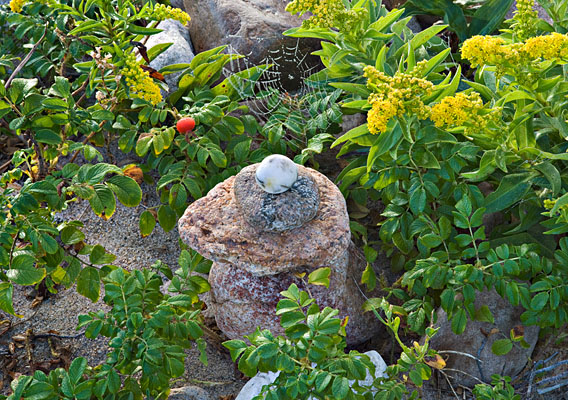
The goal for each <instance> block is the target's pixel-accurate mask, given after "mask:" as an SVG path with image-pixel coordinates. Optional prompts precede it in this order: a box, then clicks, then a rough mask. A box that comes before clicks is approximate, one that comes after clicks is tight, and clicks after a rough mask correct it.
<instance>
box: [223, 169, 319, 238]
mask: <svg viewBox="0 0 568 400" xmlns="http://www.w3.org/2000/svg"><path fill="white" fill-rule="evenodd" d="M257 167H258V166H257V165H251V166H249V167H246V168H244V169H243V170H241V172H239V173H238V174H237V176H236V178H235V185H234V187H233V192H234V196H235V201H236V202H237V206H238V207H239V209H240V211H241V212H242V215H243V217H244V219H245V220H246V222H248V223H249V225H251V226H252V227H255V228H256V229H258V230H260V231H263V232H284V231H287V230H291V229H294V228H298V227H300V226H302V225H304V224H305V223H306V222H308V221H310V220H312V219H313V218H314V216H315V215H316V213H317V211H318V206H319V200H320V199H319V191H318V188H317V187H316V184H315V182H314V180H313V179H312V178H311V177H310V175H307V174H304V175H301V176H300V177H299V178H298V179H296V180H295V182H294V183H292V185H291V188H290V190H288V191H286V192H284V193H280V194H270V193H267V192H265V191H263V190H262V189H261V188H260V187H259V186H258V185H257V184H256V183H255V177H256V174H258V169H257ZM258 168H259V167H258ZM255 171H256V173H255Z"/></svg>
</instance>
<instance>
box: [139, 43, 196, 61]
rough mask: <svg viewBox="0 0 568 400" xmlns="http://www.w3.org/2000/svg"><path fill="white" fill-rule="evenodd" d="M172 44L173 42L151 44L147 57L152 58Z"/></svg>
mask: <svg viewBox="0 0 568 400" xmlns="http://www.w3.org/2000/svg"><path fill="white" fill-rule="evenodd" d="M172 44H173V43H159V44H156V45H154V46H152V48H150V49H148V58H149V59H150V61H152V60H154V59H155V58H156V57H158V56H159V55H160V54H162V53H163V52H164V51H166V50H167V49H169V48H170V46H171V45H172ZM185 65H187V66H189V65H188V64H185Z"/></svg>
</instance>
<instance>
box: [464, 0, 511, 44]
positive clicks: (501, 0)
mask: <svg viewBox="0 0 568 400" xmlns="http://www.w3.org/2000/svg"><path fill="white" fill-rule="evenodd" d="M512 4H513V0H487V1H485V2H484V3H483V5H482V6H481V7H479V8H478V9H477V10H476V11H475V14H473V18H472V19H471V21H470V23H469V35H470V36H475V35H490V34H492V33H493V31H495V30H496V29H498V28H499V26H500V25H501V23H502V22H503V19H504V18H505V15H506V14H507V11H508V10H509V9H510V8H511V5H512Z"/></svg>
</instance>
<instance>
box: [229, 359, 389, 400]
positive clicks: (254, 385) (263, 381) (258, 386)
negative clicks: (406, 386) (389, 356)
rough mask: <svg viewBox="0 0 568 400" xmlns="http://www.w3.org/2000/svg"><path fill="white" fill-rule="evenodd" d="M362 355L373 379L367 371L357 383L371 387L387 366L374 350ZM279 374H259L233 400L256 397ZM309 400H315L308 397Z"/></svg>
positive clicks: (245, 399)
mask: <svg viewBox="0 0 568 400" xmlns="http://www.w3.org/2000/svg"><path fill="white" fill-rule="evenodd" d="M364 354H366V355H367V356H369V358H370V359H371V362H372V363H373V364H375V377H372V376H371V374H370V373H369V371H367V376H366V377H365V380H363V381H359V385H361V386H371V385H372V384H373V381H374V380H375V378H379V377H386V376H387V375H386V374H385V371H386V370H387V364H386V363H385V361H384V360H383V358H382V357H381V355H380V354H379V353H377V352H376V351H375V350H371V351H367V352H365V353H364ZM279 374H280V372H259V373H258V374H256V375H255V376H254V377H253V378H251V380H250V381H248V382H247V384H246V385H244V386H243V388H242V389H241V391H240V393H239V395H238V396H237V398H236V399H235V400H250V399H252V398H253V397H255V396H258V395H259V394H260V392H261V391H262V387H263V386H264V385H270V384H271V383H273V382H274V381H275V380H276V378H277V377H278V375H279ZM353 383H354V381H349V386H352V385H353ZM309 400H315V399H314V398H313V397H310V398H309Z"/></svg>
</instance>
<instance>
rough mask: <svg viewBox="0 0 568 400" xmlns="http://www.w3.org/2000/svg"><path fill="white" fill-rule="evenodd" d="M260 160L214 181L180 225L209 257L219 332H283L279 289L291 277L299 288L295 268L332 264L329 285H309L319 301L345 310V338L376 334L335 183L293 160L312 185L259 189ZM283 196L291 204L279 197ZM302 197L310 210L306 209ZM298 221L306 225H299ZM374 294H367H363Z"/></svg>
mask: <svg viewBox="0 0 568 400" xmlns="http://www.w3.org/2000/svg"><path fill="white" fill-rule="evenodd" d="M257 166H258V164H255V165H252V166H249V167H247V168H244V169H243V170H242V171H241V172H240V173H239V174H238V175H237V176H236V177H231V178H229V179H227V180H225V181H224V182H222V183H220V184H218V185H217V186H216V187H215V188H213V189H212V190H211V191H210V192H209V193H208V195H207V196H205V197H203V198H201V199H199V200H197V201H196V202H194V203H193V204H191V205H190V206H189V207H188V208H187V210H186V211H185V213H184V215H183V217H182V218H181V219H180V220H179V224H178V226H179V231H180V236H181V238H182V240H183V241H184V242H185V243H187V244H188V245H189V246H190V247H192V248H193V249H195V250H196V251H198V252H199V253H201V254H202V255H203V256H205V257H207V258H209V259H211V260H213V261H214V263H213V266H212V267H211V272H210V274H209V283H210V284H211V292H210V300H209V302H208V304H207V305H208V307H209V308H210V309H211V310H212V312H213V314H214V315H215V319H216V321H217V325H218V326H219V328H220V329H221V331H223V332H224V333H225V334H226V335H227V336H228V337H229V338H231V339H237V338H242V337H243V336H244V335H247V334H250V333H252V332H254V330H255V329H256V327H257V326H260V327H261V328H267V329H270V330H271V331H272V332H273V333H274V334H276V335H281V334H283V333H284V330H283V329H282V327H281V326H280V323H279V318H278V317H277V316H276V315H275V312H276V304H277V303H278V301H279V300H280V299H281V296H280V292H281V291H283V290H286V289H287V288H288V287H289V286H290V284H292V283H295V284H296V285H298V287H300V288H301V289H304V288H305V283H304V282H303V281H302V280H301V279H300V278H298V275H299V274H301V273H307V274H309V273H310V272H311V271H313V270H315V269H317V268H321V267H329V268H331V276H330V287H329V289H326V288H325V287H310V291H311V293H312V295H313V296H314V298H315V299H316V302H317V303H318V304H319V305H320V306H321V307H325V306H329V307H332V308H335V309H338V310H339V317H346V316H349V323H348V324H347V326H346V331H347V342H348V344H350V345H353V344H357V343H361V342H364V341H365V340H367V339H369V338H370V337H372V336H374V335H375V334H376V333H377V330H378V329H379V327H380V326H381V325H380V322H379V321H378V320H377V319H376V318H375V316H374V315H373V314H372V313H363V312H362V309H361V308H362V305H363V302H364V301H365V298H364V296H363V295H362V294H361V292H360V289H359V287H358V286H357V281H358V280H360V278H361V274H362V272H363V270H364V269H365V267H366V265H367V263H366V261H365V258H364V256H363V255H362V254H361V251H360V249H358V248H356V247H355V246H354V245H353V243H352V242H351V232H350V229H349V217H348V215H347V208H346V205H345V199H344V198H343V196H342V194H341V192H340V191H339V189H338V188H337V186H335V185H334V184H333V183H332V182H331V181H330V180H329V179H327V178H326V177H325V176H324V175H322V174H320V173H319V172H317V171H315V170H312V169H310V168H305V167H302V166H298V176H299V177H300V179H306V180H307V181H311V182H312V183H314V185H313V186H309V185H308V186H306V187H305V188H304V189H305V190H299V191H297V192H296V193H293V190H294V189H291V190H290V191H288V192H284V193H282V194H269V193H266V192H263V193H259V192H258V191H257V189H256V188H255V185H256V184H253V182H254V172H255V170H256V168H257ZM235 185H236V186H235ZM313 190H317V192H318V193H317V196H313V193H312V191H313ZM237 193H238V195H237ZM248 196H252V198H256V199H257V202H258V203H259V204H258V206H254V205H253V204H252V203H251V202H249V201H248V200H245V199H247V198H248ZM266 196H268V197H266ZM280 199H285V201H286V202H289V204H286V205H282V204H280ZM306 199H309V201H307V200H306ZM282 201H284V200H282ZM317 201H319V204H313V203H314V202H317ZM306 202H307V203H306ZM275 204H280V205H281V206H282V207H281V211H282V212H281V213H278V212H275V211H274V210H272V209H271V208H272V207H274V205H275ZM306 204H308V205H309V206H310V207H312V209H313V210H316V212H315V214H312V213H308V214H306V213H304V212H303V210H302V207H304V206H305V205H306ZM267 209H268V211H267ZM255 213H256V214H257V215H256V217H254V214H255ZM284 214H289V215H292V216H294V215H295V217H290V216H287V215H284ZM275 215H276V217H275ZM310 217H311V219H309V218H310ZM274 218H278V221H279V224H278V229H277V230H273V231H270V230H268V231H267V229H266V228H267V227H269V228H270V227H271V226H272V225H271V224H268V223H266V221H264V219H266V220H269V221H272V220H273V219H274ZM299 220H301V221H302V222H303V225H301V226H298V221H299ZM255 221H257V222H255ZM263 221H264V222H263ZM286 224H288V226H287V227H286ZM377 295H378V293H368V297H374V296H377Z"/></svg>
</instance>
